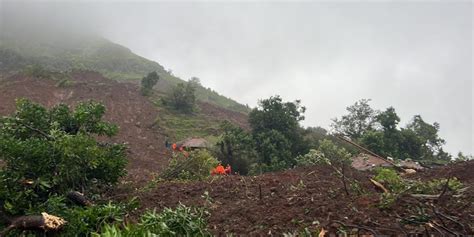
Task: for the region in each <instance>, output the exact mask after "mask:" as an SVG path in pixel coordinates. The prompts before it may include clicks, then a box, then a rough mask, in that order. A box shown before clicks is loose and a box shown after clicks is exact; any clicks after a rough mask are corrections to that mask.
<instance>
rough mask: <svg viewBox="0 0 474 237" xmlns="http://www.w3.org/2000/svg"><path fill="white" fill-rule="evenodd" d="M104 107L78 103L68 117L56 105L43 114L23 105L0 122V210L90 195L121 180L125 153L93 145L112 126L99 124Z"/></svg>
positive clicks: (21, 102) (108, 133) (67, 111)
mask: <svg viewBox="0 0 474 237" xmlns="http://www.w3.org/2000/svg"><path fill="white" fill-rule="evenodd" d="M104 113H105V107H104V106H103V105H102V104H99V103H95V102H86V103H80V104H79V105H77V106H76V109H75V110H73V111H71V110H70V109H69V107H68V106H66V105H64V104H60V105H58V106H55V107H53V108H52V109H50V110H48V109H46V108H44V107H42V106H40V105H38V104H35V103H32V102H30V101H28V100H26V99H20V100H17V109H16V112H15V113H14V114H13V115H11V116H7V117H3V118H1V119H0V159H1V160H3V161H4V162H5V165H4V166H3V167H1V168H0V204H1V205H2V206H3V208H4V209H6V211H7V212H9V213H11V214H22V213H23V212H24V211H25V210H26V209H28V208H31V207H32V206H35V205H38V204H39V203H42V202H45V201H46V200H47V199H48V198H49V197H50V196H51V195H65V194H66V192H68V191H69V190H94V189H95V187H98V186H100V185H106V184H113V183H116V182H117V180H118V179H119V178H120V177H122V176H123V175H125V165H126V159H125V147H124V146H123V145H120V144H113V143H99V142H97V141H96V137H97V136H101V135H106V136H109V137H110V136H113V135H115V134H116V133H117V131H118V128H117V126H115V125H113V124H110V123H107V122H103V121H102V116H103V114H104Z"/></svg>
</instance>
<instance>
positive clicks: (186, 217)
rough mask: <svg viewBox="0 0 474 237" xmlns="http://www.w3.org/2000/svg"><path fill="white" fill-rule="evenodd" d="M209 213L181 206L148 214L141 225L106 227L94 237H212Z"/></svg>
mask: <svg viewBox="0 0 474 237" xmlns="http://www.w3.org/2000/svg"><path fill="white" fill-rule="evenodd" d="M208 215H209V213H208V212H207V211H206V210H204V209H202V208H193V207H187V206H185V205H183V204H181V203H180V204H179V205H178V206H177V207H176V208H175V209H171V208H165V209H164V210H163V211H162V212H161V213H159V214H157V213H156V212H155V211H148V212H146V213H145V214H144V215H143V216H142V218H141V219H140V221H139V223H137V224H134V225H126V226H125V227H124V228H122V229H121V228H120V227H119V226H117V225H105V226H104V228H103V232H102V233H95V234H93V236H94V237H112V236H114V237H117V236H119V237H134V236H145V237H151V236H211V234H210V232H209V231H208V230H207V221H206V218H207V217H208Z"/></svg>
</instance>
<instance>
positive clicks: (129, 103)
mask: <svg viewBox="0 0 474 237" xmlns="http://www.w3.org/2000/svg"><path fill="white" fill-rule="evenodd" d="M66 78H69V79H67V80H53V79H47V78H34V77H27V76H23V75H21V74H19V75H15V76H12V77H9V78H4V79H1V80H0V102H1V103H0V116H1V115H7V114H10V113H12V112H14V111H15V99H16V98H21V97H23V98H28V99H31V100H33V101H34V102H37V103H40V104H43V105H45V106H48V107H51V106H53V105H55V104H58V103H66V104H69V105H75V104H77V103H78V102H80V101H84V100H95V101H99V102H102V103H104V104H105V106H106V109H107V111H106V114H105V119H106V120H108V121H110V122H113V123H115V124H118V125H119V126H120V130H119V134H118V135H117V136H116V137H114V138H113V139H112V141H113V142H124V143H127V144H128V146H129V148H130V149H129V155H128V157H129V158H130V163H129V166H128V168H127V170H128V172H129V176H128V179H129V180H133V181H136V182H140V181H144V180H149V179H150V176H151V175H152V174H153V173H158V172H160V171H161V170H162V169H163V168H164V167H165V166H166V165H167V163H168V160H169V158H170V155H171V154H170V152H169V151H168V150H166V149H165V139H166V137H168V139H170V141H176V140H177V139H182V138H185V137H188V136H193V135H201V136H211V137H212V136H214V137H215V136H217V135H218V134H219V133H220V131H219V130H218V125H219V122H220V121H222V120H229V121H231V122H234V123H235V124H237V125H241V126H244V127H245V126H248V125H246V116H245V115H243V114H241V113H238V112H233V111H228V110H225V109H222V108H220V107H216V106H213V105H209V104H202V103H201V104H200V105H199V108H200V109H199V110H201V111H204V113H196V114H193V115H185V116H183V117H185V119H184V121H185V122H187V123H189V121H197V122H198V123H200V125H199V126H196V125H195V124H193V123H191V124H190V127H191V128H192V127H199V128H200V129H201V130H202V131H201V130H199V131H197V130H196V131H195V130H193V129H191V128H189V129H185V130H180V131H177V130H176V127H174V126H172V124H173V121H181V119H180V117H178V115H175V114H173V111H170V110H169V109H166V108H164V107H159V106H158V105H156V104H154V103H152V102H151V101H150V100H149V99H148V98H147V97H143V96H141V95H140V93H139V88H138V86H137V85H135V84H133V83H128V82H122V83H120V82H117V81H115V80H111V79H107V78H104V77H103V76H101V75H100V74H98V73H96V72H89V71H82V72H75V73H72V74H70V75H69V76H67V75H66ZM207 111H210V112H207ZM239 116H240V117H239ZM178 132H179V136H178V135H177V133H178ZM195 132H199V133H198V134H196V133H195Z"/></svg>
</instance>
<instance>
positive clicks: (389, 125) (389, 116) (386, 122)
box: [376, 107, 400, 131]
mask: <svg viewBox="0 0 474 237" xmlns="http://www.w3.org/2000/svg"><path fill="white" fill-rule="evenodd" d="M376 121H377V122H379V123H380V125H381V126H382V128H383V130H384V131H394V130H396V129H397V126H398V123H399V122H400V117H398V115H397V113H396V112H395V109H394V108H393V107H388V108H387V109H386V110H385V111H383V112H381V113H379V114H378V115H377V116H376Z"/></svg>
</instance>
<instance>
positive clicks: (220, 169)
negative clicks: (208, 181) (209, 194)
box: [211, 164, 225, 175]
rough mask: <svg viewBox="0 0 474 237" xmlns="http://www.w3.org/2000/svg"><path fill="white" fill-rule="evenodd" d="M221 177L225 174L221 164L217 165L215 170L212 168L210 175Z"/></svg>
mask: <svg viewBox="0 0 474 237" xmlns="http://www.w3.org/2000/svg"><path fill="white" fill-rule="evenodd" d="M216 174H217V175H223V174H225V169H224V166H222V165H221V164H219V165H218V166H217V167H216V168H214V169H213V170H212V171H211V175H216Z"/></svg>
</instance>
